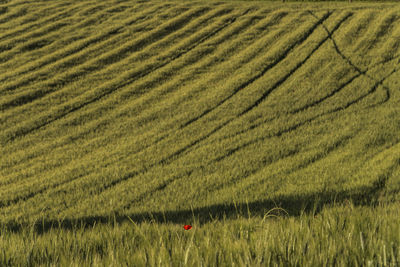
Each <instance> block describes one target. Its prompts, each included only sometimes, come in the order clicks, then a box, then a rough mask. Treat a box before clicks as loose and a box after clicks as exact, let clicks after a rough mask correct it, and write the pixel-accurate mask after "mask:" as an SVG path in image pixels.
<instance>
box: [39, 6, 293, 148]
mask: <svg viewBox="0 0 400 267" xmlns="http://www.w3.org/2000/svg"><path fill="white" fill-rule="evenodd" d="M285 15H286V13H283V14H281V15H279V14H278V17H280V18H281V17H283V16H285ZM251 23H252V20H250V21H249V22H246V23H245V24H243V25H242V26H240V27H239V28H237V29H235V30H234V31H233V32H232V33H229V35H228V36H221V37H220V39H221V40H219V41H218V44H220V43H223V42H226V41H227V40H229V39H230V38H231V37H232V34H234V35H235V34H237V33H238V32H240V31H242V30H243V29H245V28H246V27H247V26H249V25H251ZM228 50H229V51H230V50H231V49H230V48H228ZM224 53H225V52H221V55H223V54H224ZM210 64H211V63H210V62H208V63H206V65H205V66H204V68H205V67H206V66H208V65H210ZM188 75H189V74H188ZM84 134H85V132H83V133H81V134H80V135H84ZM169 135H170V134H167V135H164V136H162V137H160V138H158V139H157V140H156V141H155V143H158V142H160V141H161V140H163V139H165V138H166V137H168V136H169ZM76 138H79V136H78V137H76ZM76 138H74V139H71V140H75V139H76ZM149 146H151V145H149ZM57 147H58V146H57ZM146 147H147V146H146ZM146 147H145V148H146ZM53 148H55V147H53ZM140 151H141V150H140ZM140 151H136V152H137V153H138V152H140ZM35 154H36V153H35Z"/></svg>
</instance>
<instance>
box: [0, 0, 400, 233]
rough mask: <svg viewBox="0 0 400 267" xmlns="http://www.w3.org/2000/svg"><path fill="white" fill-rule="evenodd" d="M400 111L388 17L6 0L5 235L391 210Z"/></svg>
mask: <svg viewBox="0 0 400 267" xmlns="http://www.w3.org/2000/svg"><path fill="white" fill-rule="evenodd" d="M399 103H400V7H399V5H398V4H394V3H386V4H379V5H378V4H374V3H365V4H347V3H314V4H311V3H308V4H307V3H280V2H278V3H268V2H266V3H263V2H219V1H218V2H212V1H210V2H200V1H199V2H187V1H186V2H184V1H176V2H164V1H130V0H129V1H128V0H126V1H95V0H89V1H73V0H68V1H7V2H6V3H4V4H0V144H1V150H0V214H1V216H0V222H1V223H2V224H4V225H8V226H12V225H14V224H15V223H20V222H33V221H35V220H43V222H46V225H51V224H53V223H55V222H57V221H59V220H61V219H63V220H65V221H71V222H72V221H74V222H86V223H89V224H93V223H94V222H100V221H107V218H108V217H109V216H113V215H114V216H117V218H120V219H121V220H123V219H122V218H126V216H127V215H129V216H130V217H131V218H134V219H135V218H136V219H138V220H139V218H141V217H142V216H146V214H147V213H149V212H152V213H154V214H158V215H157V216H158V217H157V218H158V220H161V219H160V218H162V215H161V212H167V214H168V216H167V218H164V219H165V220H166V221H168V222H172V223H184V222H185V221H187V220H188V218H189V219H190V218H191V216H192V210H193V211H194V214H195V215H199V216H203V217H201V218H203V220H204V221H207V219H205V218H206V217H207V216H208V215H209V214H211V215H212V214H214V216H215V215H218V216H220V215H222V214H223V213H225V214H228V215H229V216H231V215H232V216H233V213H232V212H233V211H234V210H235V209H234V202H235V203H246V202H247V203H248V206H249V207H250V211H251V212H252V214H253V215H260V216H262V215H263V214H264V213H265V212H266V211H268V210H269V209H271V208H273V207H275V206H278V207H281V208H284V209H285V210H286V211H287V212H288V213H289V215H291V216H292V215H293V216H297V215H299V214H300V213H301V212H302V211H304V210H306V211H307V210H309V209H311V205H312V203H314V202H313V201H315V199H319V200H320V201H321V202H322V206H321V207H320V208H322V207H323V206H324V205H326V204H329V203H333V202H334V201H336V202H338V203H341V202H343V201H348V200H352V201H353V202H354V203H356V204H357V205H369V204H368V203H371V202H374V201H376V200H377V199H378V197H379V196H382V195H385V196H386V197H387V198H388V199H390V200H392V201H393V200H398V199H399V197H398V192H399V191H400V168H399V165H400V116H399V115H400V106H399ZM43 226H44V225H43Z"/></svg>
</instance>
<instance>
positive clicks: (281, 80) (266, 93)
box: [237, 13, 353, 118]
mask: <svg viewBox="0 0 400 267" xmlns="http://www.w3.org/2000/svg"><path fill="white" fill-rule="evenodd" d="M352 15H353V13H349V14H347V15H346V16H345V17H343V18H342V19H341V20H340V21H339V22H338V23H337V24H336V26H335V27H334V28H333V30H332V33H334V32H335V31H336V30H337V29H338V28H339V27H340V25H341V24H342V23H343V22H344V21H346V20H347V19H348V18H349V17H351V16H352ZM322 23H323V21H321V19H320V20H319V21H318V25H320V24H322ZM328 39H329V36H327V37H325V38H324V39H323V40H321V41H320V42H319V43H318V45H317V46H316V47H315V48H314V49H313V50H312V52H311V53H310V54H309V55H308V56H307V57H306V58H305V59H304V60H302V61H300V62H299V63H298V64H297V65H296V66H295V67H294V68H293V69H292V70H291V71H290V72H289V73H288V74H286V75H285V76H284V77H283V78H282V79H280V80H279V81H277V82H276V83H275V84H274V85H273V86H272V87H271V89H270V90H268V91H266V92H265V93H264V94H263V95H262V96H261V97H259V98H258V99H257V100H256V101H255V102H254V103H253V104H252V105H251V106H249V107H248V108H246V109H245V110H244V111H243V112H241V113H240V114H239V116H238V117H237V118H239V117H241V116H243V115H244V114H246V113H248V112H249V111H251V110H252V109H254V108H255V107H257V106H258V105H259V104H260V103H261V102H263V101H264V100H265V99H266V98H267V97H268V96H269V94H270V93H272V92H273V91H274V90H275V89H276V88H278V87H279V86H280V85H281V84H282V83H284V82H285V81H286V80H287V79H288V78H289V77H290V76H291V75H292V74H293V73H295V72H296V71H297V70H298V69H299V68H300V67H301V66H303V64H304V63H305V62H306V61H307V60H308V59H309V58H310V57H311V56H312V55H313V54H314V53H315V52H316V51H317V50H318V49H319V48H320V47H321V46H322V44H324V43H325V42H326V41H327V40H328Z"/></svg>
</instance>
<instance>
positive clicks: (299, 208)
mask: <svg viewBox="0 0 400 267" xmlns="http://www.w3.org/2000/svg"><path fill="white" fill-rule="evenodd" d="M386 181H387V177H381V178H380V179H378V180H377V181H376V182H374V183H373V184H372V185H371V186H363V187H359V188H357V189H355V190H352V191H340V192H337V191H326V192H319V193H314V194H298V195H290V196H283V197H277V198H273V199H267V200H260V201H253V202H248V203H236V204H220V205H211V206H207V207H201V208H193V209H186V210H176V211H165V212H164V213H163V212H154V213H151V214H150V213H134V214H129V218H131V219H132V220H133V221H134V222H135V223H137V224H140V223H142V222H145V221H147V222H149V221H153V222H156V223H174V224H182V225H184V224H188V223H189V224H190V223H192V222H193V216H194V217H195V219H196V222H199V223H200V224H204V223H207V222H212V221H214V220H224V219H235V218H238V216H239V215H240V216H241V217H245V218H247V216H248V212H247V211H248V210H249V211H250V216H251V217H261V218H262V217H263V216H264V215H265V214H266V213H267V212H268V211H269V210H271V209H273V208H275V207H279V208H281V209H284V210H285V211H286V212H287V213H286V212H283V211H282V210H280V209H275V210H274V211H275V212H274V213H272V214H274V215H277V216H280V215H282V216H294V217H296V216H300V215H301V214H305V215H307V214H311V215H316V214H318V213H319V212H321V210H322V209H323V207H324V206H328V205H332V204H334V203H335V204H338V205H340V204H346V203H352V205H354V206H371V207H372V206H376V205H377V204H378V203H379V202H378V198H379V196H380V193H382V192H383V191H382V190H383V189H384V187H385V184H386ZM238 214H239V215H238ZM270 214H271V213H270ZM129 218H128V217H127V216H126V215H121V214H117V213H116V214H112V215H110V216H88V217H82V218H78V219H64V220H63V221H57V220H46V219H44V220H38V222H37V223H36V224H35V226H34V228H31V227H32V226H30V227H29V229H32V230H34V231H35V232H36V233H38V234H41V233H44V232H47V231H49V230H50V229H51V228H56V229H57V228H62V229H77V228H85V227H93V226H94V225H95V224H99V223H105V224H111V225H112V224H113V223H122V222H127V221H129ZM5 227H6V228H7V230H9V231H12V232H20V231H21V230H22V229H23V228H26V226H25V225H21V224H19V223H12V222H10V223H8V224H7V225H5Z"/></svg>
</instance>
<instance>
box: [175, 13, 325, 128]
mask: <svg viewBox="0 0 400 267" xmlns="http://www.w3.org/2000/svg"><path fill="white" fill-rule="evenodd" d="M331 14H332V13H331V12H328V13H326V14H325V15H324V16H323V17H322V18H321V19H320V20H319V21H318V22H317V23H316V24H314V25H313V26H312V27H311V28H310V29H309V30H308V31H307V32H306V33H305V34H304V36H303V37H302V38H300V39H299V40H298V41H297V42H294V43H293V44H291V45H290V46H289V48H288V49H286V50H285V51H284V52H283V53H282V55H281V56H280V57H279V58H278V60H276V61H275V62H273V63H271V64H270V65H268V66H266V67H265V68H264V69H263V70H262V71H261V73H260V74H258V75H257V76H254V77H253V78H252V79H250V80H248V81H246V82H245V83H243V84H241V85H240V86H238V87H237V88H235V89H234V90H233V93H232V94H230V95H229V96H227V97H225V98H224V99H223V100H222V101H220V102H219V103H217V105H215V106H214V107H212V108H210V109H207V110H205V111H204V112H203V113H202V114H200V115H199V116H197V117H194V118H192V119H190V120H189V121H187V122H185V123H184V124H182V125H181V127H180V129H183V128H185V127H187V126H189V125H190V124H192V123H194V122H196V121H198V120H199V119H201V118H203V117H204V116H206V115H207V114H208V113H210V112H212V111H213V110H215V109H217V108H218V107H219V106H221V105H222V104H224V103H225V102H226V101H228V100H229V99H231V98H232V97H234V96H235V95H236V94H237V93H238V92H239V91H241V90H243V89H244V88H245V87H247V86H249V85H250V84H252V83H253V82H255V81H256V80H258V79H259V78H261V77H262V76H263V75H264V74H265V73H266V72H267V71H268V70H270V69H272V68H273V67H274V66H276V65H277V64H278V63H279V62H281V61H282V60H284V59H285V58H286V57H287V55H288V54H289V52H290V51H291V50H292V49H293V48H294V47H296V46H297V45H300V44H302V43H303V42H304V41H305V40H306V39H307V38H308V37H309V36H310V35H311V34H312V33H313V32H314V30H315V29H316V28H317V27H318V26H319V25H320V24H321V23H322V22H323V21H324V20H326V19H328V18H329V16H330V15H331ZM240 116H241V115H240Z"/></svg>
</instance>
